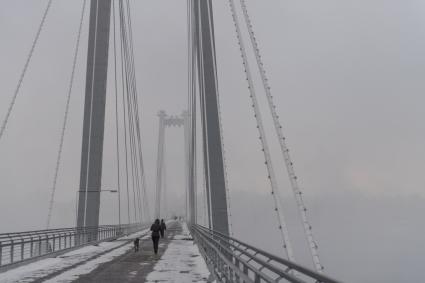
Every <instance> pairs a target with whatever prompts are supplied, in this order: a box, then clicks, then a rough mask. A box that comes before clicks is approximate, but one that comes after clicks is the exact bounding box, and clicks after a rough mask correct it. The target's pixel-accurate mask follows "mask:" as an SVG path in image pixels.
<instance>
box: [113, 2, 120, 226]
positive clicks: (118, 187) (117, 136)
mask: <svg viewBox="0 0 425 283" xmlns="http://www.w3.org/2000/svg"><path fill="white" fill-rule="evenodd" d="M112 19H113V28H114V34H113V36H114V79H115V83H114V89H115V134H116V159H117V189H118V223H119V225H120V227H121V182H120V179H121V174H120V172H121V171H120V168H121V167H120V149H119V148H120V142H119V126H118V125H119V122H118V120H119V115H118V83H117V82H118V80H117V46H116V45H117V44H116V19H115V1H112Z"/></svg>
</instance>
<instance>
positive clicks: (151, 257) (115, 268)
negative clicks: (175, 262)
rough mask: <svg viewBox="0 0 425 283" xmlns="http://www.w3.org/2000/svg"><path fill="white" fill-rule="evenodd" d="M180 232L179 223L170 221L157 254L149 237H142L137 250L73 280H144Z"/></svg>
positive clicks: (85, 282)
mask: <svg viewBox="0 0 425 283" xmlns="http://www.w3.org/2000/svg"><path fill="white" fill-rule="evenodd" d="M181 232H182V230H181V225H180V224H179V223H178V222H172V223H170V224H169V227H168V229H167V233H166V237H165V238H164V239H161V240H160V242H159V250H158V255H155V254H154V252H153V245H152V240H151V239H150V238H148V239H143V240H141V241H140V250H139V252H134V251H130V252H128V253H126V254H124V255H122V256H120V257H118V258H116V259H114V260H113V261H111V262H107V263H103V264H101V265H100V266H98V267H97V268H96V269H95V270H93V271H92V272H90V273H89V274H86V275H82V276H81V277H80V278H79V279H77V280H75V281H74V282H77V283H89V282H90V283H93V282H105V283H123V282H129V283H131V282H145V281H146V277H147V276H148V274H149V273H151V272H152V271H153V268H154V266H155V264H156V263H157V262H158V260H159V259H160V257H161V256H162V255H163V253H164V251H165V250H166V249H167V247H168V244H169V243H170V241H171V240H172V239H173V238H174V236H175V235H177V234H181Z"/></svg>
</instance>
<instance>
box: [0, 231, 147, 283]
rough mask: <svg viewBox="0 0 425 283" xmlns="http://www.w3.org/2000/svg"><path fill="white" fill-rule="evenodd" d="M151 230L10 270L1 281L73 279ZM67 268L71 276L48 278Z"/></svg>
mask: <svg viewBox="0 0 425 283" xmlns="http://www.w3.org/2000/svg"><path fill="white" fill-rule="evenodd" d="M148 233H149V231H148V229H146V230H143V231H141V232H138V233H135V234H132V235H130V236H128V237H123V238H120V239H118V240H116V241H113V242H103V243H100V244H99V245H98V246H87V247H83V248H80V249H77V250H74V251H71V252H68V253H65V254H63V255H61V256H58V257H55V258H47V259H43V260H39V261H37V262H34V263H29V264H27V265H24V266H21V267H18V268H15V269H11V270H9V271H6V272H4V273H0V283H12V282H13V283H14V282H71V281H73V280H75V279H76V277H75V276H76V275H80V274H84V273H88V272H90V271H91V270H93V269H95V268H96V267H97V266H98V265H99V264H101V263H102V262H105V261H110V260H112V259H113V258H114V257H117V256H119V255H122V254H124V253H126V252H127V251H128V250H129V249H131V248H132V243H131V241H130V239H131V238H133V237H136V236H137V237H143V236H145V235H148ZM129 241H130V242H129ZM65 270H69V271H67V272H65V273H67V274H68V275H69V276H68V277H64V278H61V281H58V280H56V279H55V280H54V278H52V280H50V281H47V279H49V278H50V277H54V276H55V275H57V274H61V273H63V272H64V271H65ZM72 271H74V272H72ZM74 275H75V276H74ZM58 279H59V278H58Z"/></svg>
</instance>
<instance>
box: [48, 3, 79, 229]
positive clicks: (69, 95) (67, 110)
mask: <svg viewBox="0 0 425 283" xmlns="http://www.w3.org/2000/svg"><path fill="white" fill-rule="evenodd" d="M85 8H86V0H83V5H82V8H81V16H80V23H79V27H78V33H77V41H76V44H75V50H74V59H73V62H72V71H71V78H70V81H69V87H68V94H67V98H66V104H65V114H64V117H63V122H62V130H61V135H60V142H59V148H58V152H57V155H56V167H55V173H54V176H53V185H52V190H51V194H50V202H49V208H48V213H47V224H46V229H49V227H50V221H51V218H52V210H53V204H54V201H55V193H56V184H57V180H58V173H59V168H60V165H61V158H62V149H63V143H64V137H65V132H66V125H67V122H68V113H69V104H70V100H71V94H72V88H73V85H74V76H75V67H76V65H77V58H78V51H79V48H80V39H81V30H82V26H83V21H84V12H85Z"/></svg>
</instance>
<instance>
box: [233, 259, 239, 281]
mask: <svg viewBox="0 0 425 283" xmlns="http://www.w3.org/2000/svg"><path fill="white" fill-rule="evenodd" d="M235 265H236V267H237V268H238V269H239V260H238V259H237V258H236V257H235ZM234 277H235V279H236V282H238V283H239V282H240V281H239V275H238V273H237V272H234Z"/></svg>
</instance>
